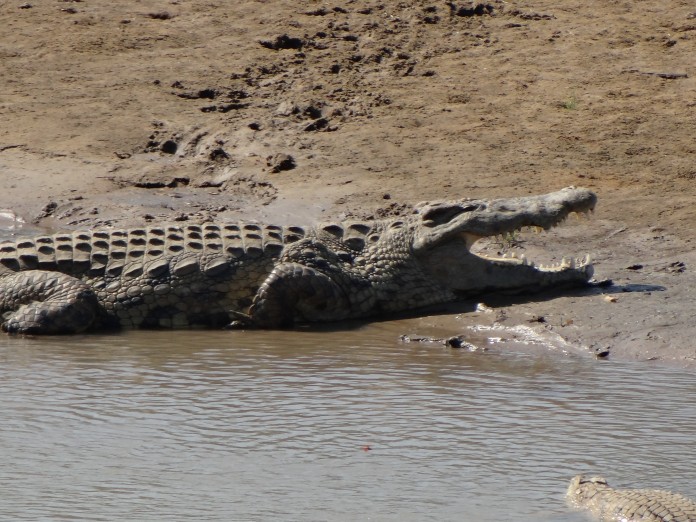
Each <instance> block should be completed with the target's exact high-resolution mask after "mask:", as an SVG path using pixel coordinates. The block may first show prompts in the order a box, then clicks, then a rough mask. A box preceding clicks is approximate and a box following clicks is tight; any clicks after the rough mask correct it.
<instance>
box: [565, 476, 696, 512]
mask: <svg viewBox="0 0 696 522" xmlns="http://www.w3.org/2000/svg"><path fill="white" fill-rule="evenodd" d="M568 499H569V501H570V503H571V504H572V505H573V506H574V507H577V508H583V509H587V510H589V511H590V512H592V514H593V515H595V517H596V518H597V519H598V520H600V522H613V521H616V522H639V521H643V522H645V521H647V522H696V502H694V501H693V500H691V499H688V498H687V497H685V496H683V495H680V494H678V493H672V492H670V491H665V490H660V489H614V488H612V487H610V486H609V484H608V483H607V481H606V480H605V479H604V477H599V476H586V475H576V476H575V477H573V479H572V480H571V481H570V486H569V487H568Z"/></svg>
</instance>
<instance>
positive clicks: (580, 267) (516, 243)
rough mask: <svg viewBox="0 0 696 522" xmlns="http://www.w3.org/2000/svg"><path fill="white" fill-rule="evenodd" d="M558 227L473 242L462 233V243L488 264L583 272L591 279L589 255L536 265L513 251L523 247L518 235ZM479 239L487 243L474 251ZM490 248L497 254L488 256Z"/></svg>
mask: <svg viewBox="0 0 696 522" xmlns="http://www.w3.org/2000/svg"><path fill="white" fill-rule="evenodd" d="M559 225H560V223H558V224H556V225H553V226H552V227H549V228H547V229H544V228H542V227H523V228H519V229H516V230H514V231H513V232H508V233H505V234H499V235H497V236H493V237H487V238H475V239H473V241H472V237H471V235H470V234H467V233H463V234H462V235H463V236H464V241H465V242H466V245H467V249H468V250H469V253H470V254H471V255H475V256H477V257H480V258H482V259H484V260H486V261H488V262H490V263H497V264H500V265H511V266H520V265H521V266H526V267H529V268H533V269H536V270H539V271H543V272H562V271H564V270H576V271H585V272H587V274H586V275H587V277H588V279H589V278H590V277H592V273H591V271H592V257H591V255H590V254H585V255H583V256H582V257H574V256H564V257H563V258H561V260H560V261H558V262H555V263H550V264H543V263H536V262H535V261H533V260H530V259H529V258H528V257H527V255H526V254H525V253H520V252H517V251H516V250H514V248H516V247H521V246H522V245H523V242H524V240H523V239H522V238H520V237H519V234H520V233H527V232H534V233H536V234H540V233H542V232H544V231H546V230H549V229H551V228H555V227H557V226H559ZM479 239H483V240H485V239H487V240H488V242H487V244H485V245H481V246H480V248H479V249H476V248H475V247H474V245H475V244H476V243H478V242H479ZM492 248H496V250H497V252H496V253H495V254H493V253H490V254H489V253H488V252H487V251H486V250H487V249H492Z"/></svg>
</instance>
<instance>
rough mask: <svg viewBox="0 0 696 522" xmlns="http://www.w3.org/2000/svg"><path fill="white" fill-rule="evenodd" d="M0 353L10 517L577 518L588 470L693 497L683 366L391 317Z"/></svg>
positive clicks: (695, 387)
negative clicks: (465, 347) (430, 332)
mask: <svg viewBox="0 0 696 522" xmlns="http://www.w3.org/2000/svg"><path fill="white" fill-rule="evenodd" d="M0 363H1V364H0V396H1V397H2V401H1V402H0V457H1V459H2V461H1V462H2V466H1V467H0V486H1V493H0V499H2V502H0V518H2V519H12V520H21V519H27V520H36V519H41V518H43V519H51V520H191V519H197V520H399V521H403V520H438V521H442V520H512V519H514V520H529V521H531V520H548V521H559V520H560V521H563V520H565V521H573V520H575V521H579V520H584V518H582V516H581V515H579V514H576V513H573V512H571V511H569V510H568V508H567V507H566V506H565V503H564V499H563V495H564V493H565V489H566V487H567V483H568V481H569V480H570V477H571V476H573V475H574V474H576V473H579V472H586V471H601V472H602V473H604V474H605V475H606V476H607V478H608V479H609V480H610V481H611V482H612V483H613V484H616V485H617V486H626V487H641V486H650V487H660V488H668V489H669V488H672V489H679V490H680V491H681V492H682V493H684V494H686V495H689V496H696V454H694V452H693V451H692V448H693V445H694V432H695V429H694V428H696V420H695V419H696V402H694V399H693V397H694V391H696V377H695V376H694V375H693V374H692V373H690V372H686V371H679V370H675V369H669V368H660V367H652V366H650V365H646V364H617V363H611V362H609V363H606V362H597V361H595V360H589V359H587V358H580V357H562V356H560V355H558V354H548V353H543V352H542V353H536V354H530V353H524V352H520V351H502V350H491V351H488V352H475V353H470V352H465V351H461V350H454V349H446V348H444V347H440V346H434V345H420V344H416V343H412V344H401V343H399V342H398V335H396V334H395V332H394V331H391V330H389V326H388V323H382V324H376V325H369V326H365V327H363V328H359V329H355V330H352V331H349V332H338V333H336V332H334V333H331V332H280V333H279V332H176V333H172V332H128V333H124V334H118V335H104V336H96V335H95V336H80V337H70V338H48V339H21V338H4V337H3V338H0ZM368 448H370V449H368ZM688 488H691V489H690V490H689V489H688Z"/></svg>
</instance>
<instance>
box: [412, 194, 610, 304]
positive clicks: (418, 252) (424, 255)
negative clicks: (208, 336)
mask: <svg viewBox="0 0 696 522" xmlns="http://www.w3.org/2000/svg"><path fill="white" fill-rule="evenodd" d="M596 202H597V197H596V196H595V194H594V193H593V192H591V191H589V190H587V189H582V188H574V187H568V188H565V189H563V190H559V191H557V192H552V193H550V194H544V195H541V196H530V197H517V198H509V199H494V200H489V201H486V200H466V199H465V200H459V201H444V202H435V203H422V204H420V205H418V206H416V209H415V211H414V212H415V214H416V216H415V217H416V218H417V219H416V220H415V223H416V224H415V230H414V234H413V243H412V250H413V253H414V255H415V256H416V257H417V258H418V259H419V261H420V264H421V266H422V267H423V268H424V269H425V270H426V271H427V272H429V273H430V275H431V276H432V277H433V278H435V279H436V280H437V281H438V282H439V283H440V284H441V285H443V286H444V287H446V288H449V289H450V290H451V291H453V292H454V293H457V294H464V295H466V294H468V293H473V292H480V291H484V290H493V291H495V290H518V289H519V290H526V289H535V290H536V289H539V290H540V289H543V288H547V287H556V286H565V285H574V284H582V283H586V282H587V281H588V280H589V279H590V278H591V277H592V274H593V267H592V265H591V263H590V259H589V256H588V257H585V258H584V259H564V260H563V261H562V262H561V263H560V264H558V265H555V266H549V267H541V266H536V265H535V264H534V263H533V262H531V261H529V260H527V259H525V258H524V257H520V258H518V257H509V258H503V257H500V258H494V257H487V256H484V255H481V254H475V253H473V252H472V251H471V247H472V245H473V244H474V243H475V242H476V241H478V240H479V239H481V238H484V237H490V236H498V235H503V236H504V235H507V234H512V233H514V232H516V231H518V230H520V229H523V228H526V227H532V228H541V229H544V230H548V229H550V228H552V227H554V226H556V225H558V224H560V223H561V222H562V221H563V220H564V219H565V218H566V217H568V215H569V214H571V213H573V212H575V213H587V212H590V211H592V210H593V209H594V206H595V203H596Z"/></svg>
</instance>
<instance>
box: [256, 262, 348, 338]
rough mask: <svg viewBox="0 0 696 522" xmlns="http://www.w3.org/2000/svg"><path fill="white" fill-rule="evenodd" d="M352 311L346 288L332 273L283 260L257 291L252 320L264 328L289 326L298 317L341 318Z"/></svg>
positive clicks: (305, 318) (335, 319)
mask: <svg viewBox="0 0 696 522" xmlns="http://www.w3.org/2000/svg"><path fill="white" fill-rule="evenodd" d="M349 315H350V303H349V300H348V298H347V297H346V294H345V292H344V291H343V289H342V288H341V287H340V286H339V285H338V284H336V282H335V281H333V280H332V279H331V278H330V277H329V276H328V275H326V274H324V273H322V272H319V271H318V270H315V269H314V268H311V267H308V266H304V265H301V264H298V263H282V264H279V265H278V266H276V267H275V268H274V269H273V271H272V272H271V273H270V275H269V276H268V277H267V278H266V280H265V281H264V283H263V284H262V285H261V288H259V291H258V292H257V293H256V296H255V297H254V302H253V304H252V305H251V308H250V309H249V319H248V322H250V323H251V325H253V326H257V327H260V328H289V327H291V326H292V325H293V323H294V322H295V320H296V319H300V320H307V321H312V322H314V321H340V320H341V319H346V318H347V317H348V316H349Z"/></svg>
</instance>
